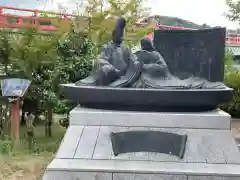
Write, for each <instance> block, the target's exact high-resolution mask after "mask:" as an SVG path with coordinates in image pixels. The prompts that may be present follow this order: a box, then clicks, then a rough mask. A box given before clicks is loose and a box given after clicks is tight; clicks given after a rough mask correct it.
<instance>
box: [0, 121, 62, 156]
mask: <svg viewBox="0 0 240 180" xmlns="http://www.w3.org/2000/svg"><path fill="white" fill-rule="evenodd" d="M64 133H65V129H64V128H62V127H61V126H59V125H53V126H52V137H45V128H44V126H43V125H41V126H40V125H39V126H37V127H36V128H35V138H34V141H33V142H32V143H31V147H29V141H28V138H27V137H28V136H27V133H26V127H21V135H20V141H19V142H17V143H16V142H14V141H12V140H11V139H10V138H9V136H5V137H3V138H2V139H1V140H0V154H2V155H10V156H21V155H22V154H35V155H39V154H41V153H55V152H56V151H57V149H58V147H59V145H60V142H61V140H62V138H63V136H64Z"/></svg>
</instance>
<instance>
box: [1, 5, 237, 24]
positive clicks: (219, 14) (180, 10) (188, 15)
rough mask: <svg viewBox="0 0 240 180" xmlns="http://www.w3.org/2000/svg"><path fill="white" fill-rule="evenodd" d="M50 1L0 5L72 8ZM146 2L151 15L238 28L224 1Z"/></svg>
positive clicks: (48, 8)
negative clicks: (231, 18)
mask: <svg viewBox="0 0 240 180" xmlns="http://www.w3.org/2000/svg"><path fill="white" fill-rule="evenodd" d="M50 1H51V0H50ZM52 1H53V3H44V0H38V1H37V0H0V5H5V6H14V7H21V8H32V9H42V10H57V9H58V3H61V4H62V5H63V6H66V7H69V8H73V7H74V4H73V3H71V2H73V1H74V0H52ZM146 2H147V3H145V4H146V6H148V7H150V8H151V12H152V14H153V15H165V16H174V17H180V18H183V19H186V20H189V21H192V22H194V23H197V24H204V23H206V24H208V25H212V26H224V27H228V28H238V27H240V26H239V25H238V24H237V23H233V22H230V21H228V20H227V19H226V18H225V17H224V16H223V14H224V12H227V10H228V7H227V5H226V4H225V0H148V1H147V0H146Z"/></svg>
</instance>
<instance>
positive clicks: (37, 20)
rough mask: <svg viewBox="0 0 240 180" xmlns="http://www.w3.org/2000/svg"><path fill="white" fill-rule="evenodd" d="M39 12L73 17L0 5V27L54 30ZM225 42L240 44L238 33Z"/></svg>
mask: <svg viewBox="0 0 240 180" xmlns="http://www.w3.org/2000/svg"><path fill="white" fill-rule="evenodd" d="M4 11H19V12H21V14H24V13H32V15H31V16H24V15H14V14H10V13H5V12H4ZM41 14H48V15H50V14H53V15H54V16H55V17H57V18H58V19H62V20H69V19H70V18H72V17H74V15H72V14H61V13H55V12H47V11H40V10H32V9H22V8H14V7H7V6H0V28H4V27H6V28H15V29H19V28H29V27H32V28H38V29H40V30H42V31H56V30H57V29H58V27H57V26H56V25H55V26H54V25H52V24H51V21H50V19H49V18H44V17H41ZM157 28H159V29H188V28H184V27H175V26H166V25H162V24H158V25H157ZM149 37H150V38H153V34H150V35H149ZM226 44H231V45H234V44H235V45H240V34H237V33H236V34H230V33H228V34H227V37H226Z"/></svg>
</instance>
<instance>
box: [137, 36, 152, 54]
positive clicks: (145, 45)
mask: <svg viewBox="0 0 240 180" xmlns="http://www.w3.org/2000/svg"><path fill="white" fill-rule="evenodd" d="M140 44H141V49H142V50H145V51H149V52H152V51H155V47H154V45H153V42H152V40H151V39H149V38H148V37H144V38H142V39H141V42H140Z"/></svg>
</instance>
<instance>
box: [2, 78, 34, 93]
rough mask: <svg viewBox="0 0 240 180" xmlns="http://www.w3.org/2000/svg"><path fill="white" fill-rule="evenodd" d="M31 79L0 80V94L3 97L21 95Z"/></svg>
mask: <svg viewBox="0 0 240 180" xmlns="http://www.w3.org/2000/svg"><path fill="white" fill-rule="evenodd" d="M30 84H31V81H30V80H28V79H19V78H9V79H3V80H1V88H2V96H4V97H22V96H23V95H24V94H25V92H26V90H27V89H28V87H29V86H30Z"/></svg>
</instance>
